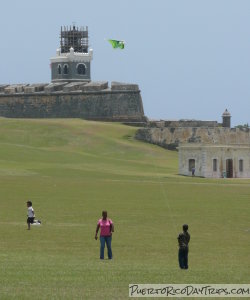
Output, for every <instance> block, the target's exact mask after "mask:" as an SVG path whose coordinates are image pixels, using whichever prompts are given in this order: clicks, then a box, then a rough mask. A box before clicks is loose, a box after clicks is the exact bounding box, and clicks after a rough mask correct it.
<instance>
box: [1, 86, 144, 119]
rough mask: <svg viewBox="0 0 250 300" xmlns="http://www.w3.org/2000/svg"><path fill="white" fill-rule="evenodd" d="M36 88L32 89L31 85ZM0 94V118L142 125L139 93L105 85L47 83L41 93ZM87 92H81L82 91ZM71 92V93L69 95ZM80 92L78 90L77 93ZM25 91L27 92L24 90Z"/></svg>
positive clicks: (32, 90) (15, 91)
mask: <svg viewBox="0 0 250 300" xmlns="http://www.w3.org/2000/svg"><path fill="white" fill-rule="evenodd" d="M35 86H36V85H35ZM35 86H33V87H32V86H31V87H32V88H31V89H30V90H29V89H28V90H29V91H30V92H29V93H27V92H23V93H18V92H17V89H16V87H15V89H14V90H13V94H11V93H9V92H8V90H7V91H6V88H5V89H4V92H5V93H0V116H1V117H8V118H83V119H88V120H100V121H119V122H128V123H129V122H145V120H146V118H145V116H144V111H143V103H142V99H141V94H140V91H139V90H138V91H135V90H129V89H127V90H126V89H124V90H121V91H118V90H115V91H112V90H111V89H108V82H106V81H105V82H92V83H91V84H89V83H87V84H85V85H84V84H80V83H79V82H77V83H75V84H74V83H70V84H69V83H67V82H64V83H51V84H49V85H47V86H45V87H44V90H43V91H40V92H35V91H34V90H35ZM86 86H87V88H86V89H85V87H86ZM70 89H72V90H71V91H69V90H70ZM79 89H81V90H79ZM26 90H27V88H26ZM67 90H68V92H67Z"/></svg>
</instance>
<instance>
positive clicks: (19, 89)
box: [4, 84, 28, 94]
mask: <svg viewBox="0 0 250 300" xmlns="http://www.w3.org/2000/svg"><path fill="white" fill-rule="evenodd" d="M26 86H28V84H13V85H9V86H7V87H6V88H4V93H6V94H16V93H23V92H24V88H25V87H26Z"/></svg>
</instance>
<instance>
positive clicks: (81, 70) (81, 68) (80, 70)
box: [76, 64, 86, 75]
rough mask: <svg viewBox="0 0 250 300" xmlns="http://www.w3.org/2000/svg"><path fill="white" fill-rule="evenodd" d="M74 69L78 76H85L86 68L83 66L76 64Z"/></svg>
mask: <svg viewBox="0 0 250 300" xmlns="http://www.w3.org/2000/svg"><path fill="white" fill-rule="evenodd" d="M76 68H77V73H78V74H79V75H85V74H86V66H85V65H84V64H78V65H77V67H76Z"/></svg>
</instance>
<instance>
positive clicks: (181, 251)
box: [178, 248, 188, 269]
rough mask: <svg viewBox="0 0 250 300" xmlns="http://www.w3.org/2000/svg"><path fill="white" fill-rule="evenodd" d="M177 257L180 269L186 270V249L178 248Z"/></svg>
mask: <svg viewBox="0 0 250 300" xmlns="http://www.w3.org/2000/svg"><path fill="white" fill-rule="evenodd" d="M178 257H179V265H180V268H181V269H188V248H180V249H179V255H178Z"/></svg>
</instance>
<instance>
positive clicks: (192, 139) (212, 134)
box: [136, 127, 250, 150]
mask: <svg viewBox="0 0 250 300" xmlns="http://www.w3.org/2000/svg"><path fill="white" fill-rule="evenodd" d="M136 138H137V139H139V140H143V141H146V142H149V143H152V144H156V145H159V146H162V147H164V148H167V149H170V150H173V149H176V148H177V147H178V145H179V144H180V143H207V144H225V145H227V144H238V143H241V144H242V143H243V144H244V143H245V144H250V130H249V129H240V128H224V127H207V128H206V127H171V128H141V129H139V130H138V131H137V133H136Z"/></svg>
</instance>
